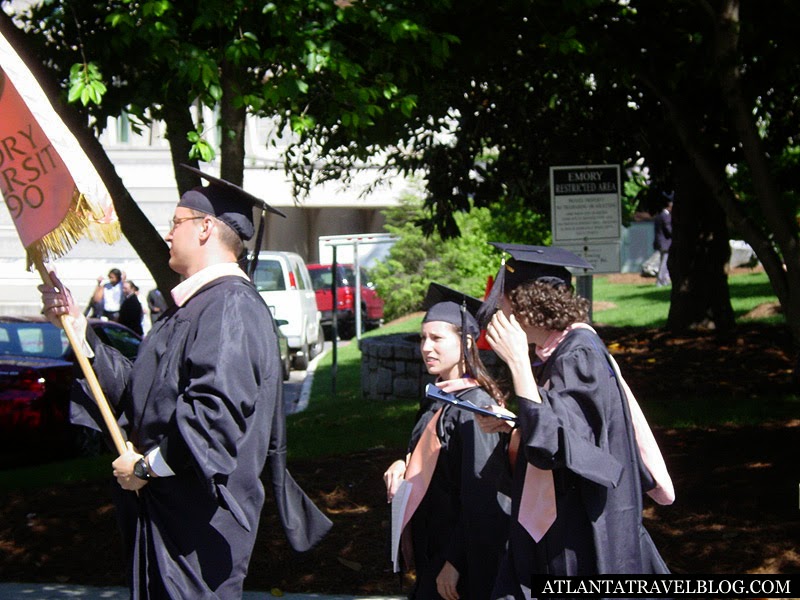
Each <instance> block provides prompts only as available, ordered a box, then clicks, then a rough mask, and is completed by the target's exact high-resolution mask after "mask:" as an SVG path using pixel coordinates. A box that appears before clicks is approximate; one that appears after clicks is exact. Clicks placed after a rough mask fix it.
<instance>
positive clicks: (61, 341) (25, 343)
mask: <svg viewBox="0 0 800 600" xmlns="http://www.w3.org/2000/svg"><path fill="white" fill-rule="evenodd" d="M89 324H90V326H91V327H92V329H93V330H94V331H95V333H96V334H97V336H98V337H99V338H100V339H101V340H102V341H103V342H104V343H106V344H109V345H111V346H113V347H115V348H116V349H117V350H119V351H120V352H121V353H122V354H124V355H125V356H127V357H128V358H131V359H133V358H135V357H136V353H137V351H138V349H139V343H140V342H141V337H140V336H139V335H137V334H136V333H134V332H133V331H131V330H130V329H128V328H127V327H124V326H123V325H120V324H118V323H114V322H112V321H104V320H99V319H90V320H89ZM74 363H75V355H74V353H73V352H72V348H71V347H70V345H69V341H68V340H67V336H66V334H65V333H64V331H63V330H61V329H59V328H58V327H55V326H54V325H52V324H51V323H49V322H48V321H46V320H45V319H43V318H36V317H31V318H20V317H0V450H2V452H3V453H4V455H8V454H9V453H11V454H16V455H19V456H21V457H23V460H24V459H25V458H28V457H31V458H32V457H33V456H34V455H38V454H40V453H41V452H40V451H49V453H50V454H51V455H52V450H53V448H58V449H60V450H61V451H62V452H63V454H64V455H74V454H76V453H86V452H87V451H89V450H95V449H99V447H100V442H99V439H98V436H96V435H92V432H91V431H90V430H88V429H86V428H84V427H78V426H74V425H72V424H70V422H69V396H70V390H71V388H72V383H73V380H74V373H75V366H74Z"/></svg>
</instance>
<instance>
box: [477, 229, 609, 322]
mask: <svg viewBox="0 0 800 600" xmlns="http://www.w3.org/2000/svg"><path fill="white" fill-rule="evenodd" d="M489 243H490V244H492V246H494V247H496V248H499V249H500V250H502V251H503V252H504V253H508V254H510V255H511V256H510V257H509V258H505V257H504V258H503V262H502V264H501V265H500V270H499V271H498V272H497V277H495V280H494V285H493V286H492V291H491V292H490V293H489V297H488V298H487V299H486V300H485V301H484V303H483V307H482V308H481V311H480V314H478V320H479V321H480V323H482V324H484V323H488V322H489V320H490V319H491V318H492V315H493V314H494V312H495V311H496V310H497V307H498V306H499V304H500V297H501V295H502V294H503V293H505V292H506V291H510V290H513V289H514V288H515V287H517V286H518V285H520V284H522V283H526V282H529V281H541V282H544V283H547V284H549V285H552V286H562V285H565V286H570V285H572V274H571V273H570V272H569V271H568V270H567V269H568V268H573V269H593V268H594V267H592V265H591V264H589V263H588V262H587V261H586V260H585V259H583V258H581V257H580V256H578V255H576V254H573V253H572V252H570V251H569V250H566V249H565V248H559V247H557V246H530V245H526V244H507V243H503V242H489Z"/></svg>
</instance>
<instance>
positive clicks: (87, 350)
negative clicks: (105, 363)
mask: <svg viewBox="0 0 800 600" xmlns="http://www.w3.org/2000/svg"><path fill="white" fill-rule="evenodd" d="M67 320H68V321H69V323H70V326H71V327H72V333H73V334H74V335H75V341H76V342H77V343H78V345H79V346H80V349H81V350H82V351H83V354H84V355H85V356H86V358H94V350H92V347H91V346H90V345H89V342H87V341H86V328H87V327H88V326H89V321H88V320H87V319H86V317H85V316H84V315H78V316H77V317H74V316H72V315H67Z"/></svg>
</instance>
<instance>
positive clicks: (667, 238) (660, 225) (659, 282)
mask: <svg viewBox="0 0 800 600" xmlns="http://www.w3.org/2000/svg"><path fill="white" fill-rule="evenodd" d="M665 199H666V204H665V205H664V206H663V208H662V209H661V210H660V211H659V212H658V214H657V215H656V217H655V219H654V220H653V228H654V231H655V238H654V240H653V249H654V250H656V251H657V252H658V254H659V261H658V274H657V275H656V286H658V287H662V286H665V285H669V284H670V283H671V282H672V279H671V278H670V274H669V266H668V264H667V261H668V259H669V250H670V248H671V247H672V196H666V195H665Z"/></svg>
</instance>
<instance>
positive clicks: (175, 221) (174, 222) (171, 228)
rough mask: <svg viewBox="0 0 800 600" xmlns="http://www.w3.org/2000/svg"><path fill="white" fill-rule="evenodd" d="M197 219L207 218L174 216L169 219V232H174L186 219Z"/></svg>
mask: <svg viewBox="0 0 800 600" xmlns="http://www.w3.org/2000/svg"><path fill="white" fill-rule="evenodd" d="M195 219H205V217H181V218H179V219H178V218H173V219H170V221H169V232H170V233H172V232H173V231H175V228H176V227H177V226H178V225H180V224H181V223H183V222H184V221H194V220H195Z"/></svg>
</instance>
